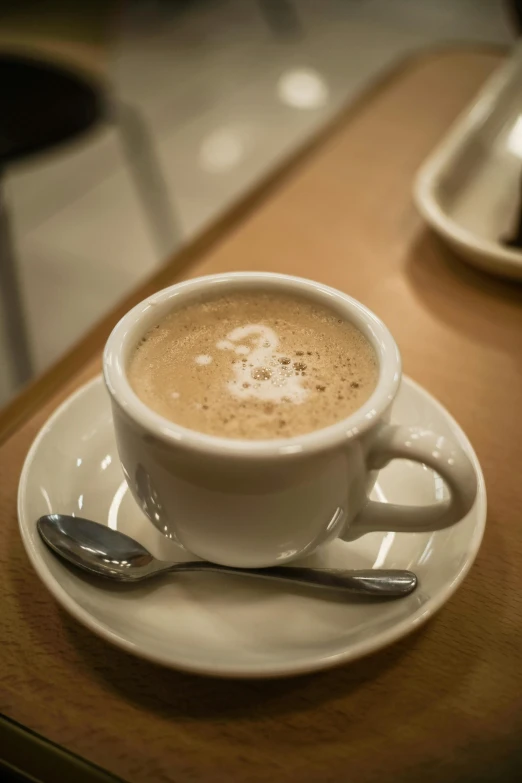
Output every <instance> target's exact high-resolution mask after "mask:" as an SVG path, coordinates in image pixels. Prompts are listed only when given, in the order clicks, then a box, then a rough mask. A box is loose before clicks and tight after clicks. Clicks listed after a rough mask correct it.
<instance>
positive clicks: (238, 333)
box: [216, 324, 309, 404]
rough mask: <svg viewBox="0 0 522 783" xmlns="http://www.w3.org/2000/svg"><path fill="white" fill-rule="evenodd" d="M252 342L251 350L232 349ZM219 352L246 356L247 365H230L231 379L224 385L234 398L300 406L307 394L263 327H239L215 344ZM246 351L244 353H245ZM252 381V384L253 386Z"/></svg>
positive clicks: (275, 339)
mask: <svg viewBox="0 0 522 783" xmlns="http://www.w3.org/2000/svg"><path fill="white" fill-rule="evenodd" d="M248 338H251V340H252V343H253V345H252V347H251V348H249V347H248V346H246V345H242V344H241V345H235V344H236V343H238V342H239V341H242V340H246V339H248ZM216 346H217V348H219V349H221V350H226V349H228V350H233V351H234V352H235V353H236V354H237V353H240V354H242V355H248V359H249V361H248V362H244V361H241V362H239V361H233V362H232V371H233V374H234V377H233V379H232V380H230V381H229V382H228V384H227V386H228V389H229V391H230V393H231V394H233V395H234V397H237V398H239V399H243V400H244V399H247V398H249V397H254V398H255V399H257V400H263V401H266V402H283V401H284V402H293V403H296V404H299V403H302V402H304V401H305V399H306V398H307V397H308V394H309V391H308V389H306V388H305V387H304V386H303V382H302V380H301V373H300V374H299V375H297V374H296V372H295V371H294V369H293V368H292V367H291V366H290V361H289V360H288V357H286V356H285V355H284V354H282V353H280V352H279V351H278V350H277V348H278V346H279V338H278V336H277V334H276V333H275V331H274V330H273V329H271V328H270V327H269V326H265V325H264V324H247V325H246V326H238V327H237V328H236V329H233V330H232V331H231V332H229V334H227V339H226V340H220V341H219V342H218V343H216ZM245 349H246V351H245ZM252 380H254V381H255V383H252Z"/></svg>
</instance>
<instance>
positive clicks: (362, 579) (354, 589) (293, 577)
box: [168, 561, 417, 597]
mask: <svg viewBox="0 0 522 783" xmlns="http://www.w3.org/2000/svg"><path fill="white" fill-rule="evenodd" d="M168 570H169V571H178V572H179V571H213V572H217V573H221V574H223V573H225V574H237V575H238V576H252V577H255V578H257V579H272V580H276V581H280V582H293V583H294V584H301V585H309V586H311V587H323V588H326V589H330V590H343V591H345V592H348V593H351V594H352V595H368V596H369V595H373V596H376V597H386V596H389V597H393V596H397V597H399V596H404V595H408V594H409V593H411V592H413V590H415V588H416V586H417V577H416V576H415V574H414V573H412V572H411V571H403V570H400V569H393V570H388V571H387V570H380V569H379V570H377V569H375V570H373V569H367V570H354V571H347V570H342V569H335V568H301V567H295V568H294V567H289V568H288V567H286V566H284V567H281V566H275V567H273V568H252V569H248V568H231V567H230V566H224V565H215V564H214V563H207V562H205V561H195V562H190V563H176V564H173V565H172V566H171V567H170V568H169V569H168Z"/></svg>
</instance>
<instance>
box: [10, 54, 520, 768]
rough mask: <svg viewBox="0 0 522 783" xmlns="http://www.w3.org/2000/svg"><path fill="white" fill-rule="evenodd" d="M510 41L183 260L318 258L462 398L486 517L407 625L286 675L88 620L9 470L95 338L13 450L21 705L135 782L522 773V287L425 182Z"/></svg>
mask: <svg viewBox="0 0 522 783" xmlns="http://www.w3.org/2000/svg"><path fill="white" fill-rule="evenodd" d="M499 61H500V57H499V55H498V54H495V53H492V52H485V51H480V52H479V51H473V50H462V51H455V50H453V51H447V52H439V53H436V54H431V55H425V56H423V57H421V58H416V59H414V60H412V61H411V63H410V64H409V66H408V67H407V68H402V69H401V70H400V71H398V72H397V75H396V77H395V78H394V79H393V80H391V81H388V82H387V83H386V84H385V85H383V87H382V88H381V89H379V90H374V92H373V94H372V96H371V98H369V99H367V100H364V101H362V102H360V103H359V105H358V107H357V110H356V111H354V112H351V113H349V114H348V115H346V117H345V118H344V121H343V122H338V123H337V124H336V125H335V126H334V129H333V131H332V132H330V133H329V134H328V136H327V137H325V138H324V139H323V142H322V143H321V144H319V145H315V146H314V149H313V151H311V152H310V153H309V154H308V155H307V156H306V158H304V159H301V160H300V161H299V164H298V165H295V166H293V167H291V168H290V169H289V170H288V171H287V172H286V174H285V177H284V178H283V179H282V180H281V181H279V182H278V186H277V188H275V189H272V190H271V191H270V192H269V193H267V194H266V197H265V198H264V200H262V202H261V203H258V204H257V205H256V208H255V209H252V210H250V212H248V213H246V214H245V215H244V219H243V220H242V221H241V222H240V223H238V224H235V225H234V226H233V227H232V228H231V230H230V231H229V232H228V234H227V235H226V236H224V237H223V238H222V239H221V240H219V241H217V242H214V243H213V244H212V245H211V246H210V247H207V248H206V250H205V252H204V253H202V254H201V255H200V257H198V258H196V259H193V261H194V263H192V265H191V266H190V269H189V274H190V275H199V274H205V273H210V272H217V271H225V270H232V269H260V270H274V271H279V272H288V273H292V274H299V275H304V276H308V277H313V278H316V279H318V280H321V281H323V282H325V283H328V284H330V285H333V286H336V287H338V288H340V289H342V290H344V291H346V292H348V293H350V294H351V295H353V296H355V297H357V298H358V299H360V300H362V301H363V302H364V303H366V304H367V305H368V306H369V307H370V308H371V309H373V310H374V311H375V312H376V313H377V314H378V315H380V316H381V317H382V318H383V319H384V320H385V321H386V323H387V324H388V325H389V326H390V328H391V330H392V331H393V333H394V334H395V336H396V338H397V341H398V343H399V345H400V347H401V350H402V353H403V357H404V364H405V371H406V372H407V373H408V374H410V375H411V376H413V377H414V378H415V379H416V380H417V381H419V382H420V383H422V384H424V385H425V386H426V387H427V388H428V389H429V390H430V391H431V392H432V393H433V394H435V395H436V396H438V397H439V398H440V400H441V401H442V402H443V403H444V404H445V405H447V406H448V408H449V409H450V411H451V412H452V413H453V414H454V415H455V417H456V418H457V419H458V420H459V422H460V423H461V424H462V426H463V427H464V429H465V431H466V432H467V433H468V435H469V437H470V439H471V441H472V443H473V445H474V446H475V448H476V450H477V453H478V456H479V459H480V460H481V462H482V465H483V468H484V472H485V477H486V484H487V488H488V494H489V515H488V525H487V530H486V535H485V539H484V543H483V546H482V549H481V551H480V554H479V557H478V560H477V562H476V565H475V566H474V568H473V569H472V571H471V573H470V574H469V576H468V578H467V580H466V581H465V583H464V585H463V586H462V588H461V589H460V590H459V591H458V593H457V594H456V595H455V596H454V597H453V598H452V600H451V601H450V602H449V603H448V604H447V605H446V607H444V609H442V610H441V612H440V613H439V614H438V615H437V617H436V618H435V619H434V620H432V621H431V622H430V623H429V624H428V625H427V626H425V627H424V628H423V629H422V630H421V631H419V632H418V633H416V634H415V635H414V636H412V637H410V638H408V639H406V640H404V641H403V642H401V643H399V644H396V645H394V646H393V647H391V648H389V649H387V650H384V651H382V652H381V653H379V654H377V655H375V656H373V657H370V658H367V659H365V660H362V661H360V662H358V663H355V664H353V665H351V666H346V667H344V668H340V669H336V670H332V671H329V672H325V673H322V674H318V675H314V676H307V677H301V678H298V679H291V680H286V681H252V682H234V681H219V680H212V679H203V678H197V677H192V676H188V675H185V674H181V673H177V672H173V671H168V670H163V669H160V668H158V667H156V666H153V665H151V664H148V663H145V662H143V661H140V660H138V659H134V658H132V657H130V656H128V655H127V654H125V653H123V652H121V651H119V650H116V649H113V648H112V647H110V646H109V645H107V644H106V643H105V642H103V641H101V640H99V639H98V638H96V637H94V636H92V635H91V634H90V633H88V632H87V631H86V630H85V629H83V628H82V627H80V626H79V625H78V624H77V623H76V622H74V621H73V620H72V619H70V618H69V617H68V616H67V615H66V614H65V613H64V612H63V611H62V610H61V609H60V608H59V607H58V605H57V604H56V603H55V602H54V600H53V599H52V598H51V597H50V596H49V595H48V594H47V592H46V591H45V590H44V588H43V587H42V585H41V584H40V583H39V581H38V579H37V577H36V576H35V574H34V573H33V572H32V570H31V568H30V566H29V564H28V561H27V559H26V557H25V554H24V551H23V549H22V545H21V542H20V539H19V535H18V530H17V523H16V490H17V481H18V476H19V473H20V469H21V466H22V463H23V459H24V457H25V455H26V453H27V449H28V447H29V445H30V443H31V441H32V439H33V438H34V435H35V434H36V432H37V430H38V429H39V427H40V426H41V425H42V424H43V422H44V420H45V419H46V417H47V416H48V415H49V413H50V412H51V411H52V410H53V409H54V408H55V407H56V405H57V403H58V402H59V401H60V400H62V399H63V398H64V396H66V395H67V394H68V393H69V392H70V391H71V390H72V389H73V388H74V387H76V386H77V385H78V384H79V383H80V382H82V381H83V380H85V379H86V378H87V377H89V376H90V375H92V374H93V373H94V372H96V371H98V369H99V356H97V357H96V358H95V359H93V360H91V361H90V362H89V363H88V365H87V366H85V367H83V368H82V370H81V372H79V373H76V374H75V375H74V377H73V378H71V379H70V380H68V381H67V382H66V383H62V384H61V386H60V388H59V390H58V391H57V392H54V393H53V395H52V397H51V399H50V400H48V401H47V402H46V404H45V405H44V406H40V408H39V410H38V412H37V413H36V414H34V415H32V417H31V418H30V419H29V420H28V421H27V422H26V423H25V424H24V425H23V426H22V427H20V428H18V429H17V430H16V432H15V433H14V434H13V435H12V436H11V437H10V438H9V439H8V440H7V441H6V442H5V443H4V445H3V446H2V448H1V449H0V512H1V519H2V525H1V527H0V587H1V594H2V605H1V611H0V628H1V631H0V637H1V639H2V644H1V645H0V709H2V710H3V712H4V713H5V714H6V715H7V716H9V717H11V718H13V719H14V720H17V721H19V722H21V723H23V724H25V725H27V726H29V727H30V728H31V729H33V730H35V731H37V732H39V733H41V734H42V735H43V736H44V737H47V738H49V739H51V740H53V741H55V742H58V743H60V744H61V745H63V746H64V747H66V748H68V749H70V750H72V751H74V752H76V753H78V754H80V755H81V756H84V757H85V758H87V759H89V760H91V761H93V762H95V763H96V764H99V765H101V766H102V767H104V768H106V769H108V770H110V771H112V772H113V773H115V774H117V775H120V776H121V777H123V778H125V779H126V780H128V781H131V782H132V783H145V782H147V783H163V782H165V783H167V782H168V783H189V782H190V783H210V782H212V783H213V782H214V781H220V783H258V782H259V781H266V780H273V781H282V782H283V783H344V781H357V783H374V781H375V782H376V781H379V783H382V781H383V780H387V781H388V780H389V781H393V782H394V783H410V782H411V783H418V781H420V780H422V781H424V782H425V783H431V782H433V783H435V782H436V783H439V781H445V782H446V783H447V782H448V781H465V783H471V781H473V783H477V782H485V781H499V780H502V781H514V780H518V779H521V776H522V745H521V742H520V737H521V736H522V519H521V507H522V502H521V500H522V494H521V481H520V476H519V474H520V466H521V465H522V417H521V414H520V410H519V408H520V402H521V400H522V394H521V392H522V307H521V294H522V288H521V287H520V286H519V285H516V284H511V283H507V282H503V281H500V280H496V279H494V278H491V277H487V276H486V275H483V274H480V273H478V272H475V271H473V270H472V269H470V268H468V267H466V266H464V265H463V264H462V263H460V262H459V261H458V260H457V259H456V258H454V257H453V256H452V255H451V253H450V252H449V251H448V250H446V249H445V248H444V247H443V246H442V245H441V244H440V243H439V242H438V241H437V240H436V238H435V237H434V236H433V235H432V234H431V233H430V232H429V231H427V229H426V228H425V226H424V225H423V223H422V221H421V220H420V218H419V217H418V215H417V214H416V212H415V209H414V207H413V205H412V200H411V184H412V178H413V176H414V174H415V171H416V169H417V168H418V166H419V165H420V163H421V162H422V160H423V159H424V158H425V157H426V155H427V154H428V153H429V152H430V150H431V149H432V147H433V145H434V144H435V143H436V142H437V141H438V140H439V138H440V137H441V136H442V135H443V134H444V132H445V131H446V129H447V128H448V126H449V125H450V123H451V122H452V120H453V119H454V118H455V116H456V115H457V114H458V113H459V112H460V111H461V109H462V108H463V107H464V106H465V104H466V103H467V102H468V101H469V100H470V99H471V97H472V96H473V95H474V93H475V92H476V91H477V89H478V88H479V87H480V85H481V84H482V82H483V81H484V79H485V78H486V77H487V76H488V75H489V74H490V73H491V71H492V70H493V69H494V67H495V66H497V65H498V63H499ZM175 269H177V267H175V268H174V270H173V271H172V280H173V279H175V278H176V276H177V275H179V272H177V271H175ZM165 277H166V273H163V277H162V278H161V282H162V284H163V285H164V284H166V282H168V280H166V279H165ZM149 289H150V285H149ZM100 341H101V335H100ZM100 347H101V344H100V346H98V349H99V348H100Z"/></svg>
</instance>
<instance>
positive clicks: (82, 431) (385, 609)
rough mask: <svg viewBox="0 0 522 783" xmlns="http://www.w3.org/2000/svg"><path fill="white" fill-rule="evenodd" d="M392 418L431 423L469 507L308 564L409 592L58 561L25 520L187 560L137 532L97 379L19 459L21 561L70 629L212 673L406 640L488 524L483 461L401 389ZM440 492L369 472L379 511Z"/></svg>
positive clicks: (321, 664) (301, 663) (407, 478)
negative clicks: (110, 572) (136, 574)
mask: <svg viewBox="0 0 522 783" xmlns="http://www.w3.org/2000/svg"><path fill="white" fill-rule="evenodd" d="M393 419H394V421H396V422H408V423H409V424H417V425H422V426H424V427H429V428H431V429H434V430H436V431H437V432H440V433H441V434H443V435H451V436H452V437H453V438H455V439H456V440H457V441H458V442H459V443H460V445H461V446H462V447H463V448H464V449H465V450H466V451H467V453H468V455H469V456H470V458H471V460H472V461H473V464H474V466H475V469H476V471H477V475H478V479H479V492H478V498H477V501H476V503H475V506H474V508H473V509H472V510H471V512H470V513H469V514H468V516H467V517H466V518H465V519H464V520H462V522H460V523H459V524H458V525H456V526H454V527H453V528H451V529H449V530H444V531H441V532H438V533H432V534H412V533H410V534H404V533H402V534H394V533H372V534H371V535H367V536H365V537H364V538H362V539H359V540H358V541H356V542H355V543H350V544H346V543H343V542H335V543H333V544H331V545H329V546H328V547H326V548H324V549H323V550H322V551H321V552H320V553H319V554H315V555H314V556H312V557H310V558H308V559H307V561H306V562H307V563H308V564H310V565H322V566H335V567H338V568H357V567H363V568H369V567H372V566H373V567H376V568H377V567H384V568H409V569H412V570H413V571H415V572H416V573H417V575H418V577H419V579H420V585H419V587H418V589H417V591H416V592H415V593H414V594H413V595H412V596H409V597H408V598H404V599H401V600H398V601H391V602H382V603H357V602H355V601H353V600H350V599H346V598H344V599H343V598H340V597H339V596H337V595H336V594H334V593H331V594H326V593H323V592H320V593H317V592H315V591H312V590H311V591H307V590H300V589H289V588H286V587H284V586H281V585H279V584H275V585H272V584H268V583H266V582H264V581H261V580H260V581H259V582H258V581H256V580H253V579H249V578H247V577H241V578H240V577H231V576H221V575H218V574H198V573H194V574H183V575H180V576H178V577H176V578H165V579H163V580H160V581H151V582H147V583H144V584H142V585H136V586H130V587H126V586H120V585H116V586H114V587H113V586H107V587H103V586H101V583H100V582H99V581H98V582H95V581H93V580H91V579H89V578H88V577H87V576H83V575H82V574H80V573H79V572H77V571H74V570H72V569H70V568H68V567H66V566H64V565H62V563H61V562H59V561H58V560H57V559H56V558H55V557H54V556H53V555H52V554H51V553H50V552H49V551H48V550H47V549H46V548H45V546H44V545H43V543H42V542H41V541H40V539H39V536H38V534H37V531H36V525H35V522H36V519H37V518H38V517H39V516H41V515H42V514H47V513H50V512H62V513H65V514H77V515H78V516H85V517H89V518H91V519H95V520H97V521H98V522H102V523H104V524H108V525H110V526H111V527H114V528H118V529H119V530H122V531H124V532H125V533H127V534H129V535H131V536H133V537H135V538H137V539H139V540H140V541H141V542H142V543H143V544H144V545H145V546H146V547H148V548H149V549H150V550H151V552H153V553H154V554H155V555H157V556H158V557H161V558H164V559H165V560H176V559H179V560H183V559H190V558H188V557H187V554H186V553H185V552H183V551H182V550H180V549H179V548H178V547H177V546H176V545H175V544H174V543H173V542H172V541H170V540H168V539H166V538H165V537H163V536H162V535H161V533H159V532H158V531H157V530H156V528H154V527H153V526H152V524H150V522H148V520H147V519H146V518H145V517H144V516H143V514H142V512H141V511H140V510H139V509H138V507H137V506H136V504H135V503H134V501H133V499H132V498H131V496H130V493H129V492H128V490H127V487H126V484H125V482H124V480H123V475H122V471H121V468H120V463H119V461H118V455H117V451H116V444H115V441H114V437H113V433H112V422H111V412H110V406H109V399H108V397H107V394H106V392H105V389H104V387H103V383H102V380H101V378H99V377H98V378H95V379H94V380H93V381H91V382H90V383H88V384H87V385H86V386H84V387H82V388H81V389H79V390H78V391H77V392H76V393H75V394H74V395H73V396H72V397H70V398H69V399H68V400H66V402H64V403H63V405H62V406H61V407H60V408H58V410H57V411H56V412H55V413H54V415H53V416H52V417H51V418H50V419H49V421H48V422H47V424H45V426H44V427H43V429H42V430H41V432H40V433H39V435H38V436H37V438H36V440H35V442H34V443H33V446H32V448H31V450H30V451H29V454H28V455H27V458H26V461H25V465H24V469H23V471H22V476H21V479H20V487H19V494H18V515H19V520H20V531H21V534H22V539H23V542H24V545H25V548H26V550H27V554H28V556H29V558H30V560H31V562H32V564H33V566H34V568H35V570H36V571H37V573H38V574H39V576H40V578H41V579H42V581H43V582H44V584H45V585H46V587H47V588H48V589H49V590H50V591H51V593H52V594H53V595H54V597H55V598H56V599H57V600H58V601H59V603H60V604H61V605H62V606H63V607H64V608H65V609H67V611H68V612H70V613H71V614H72V615H73V616H74V617H75V618H76V619H77V620H79V621H80V622H81V623H83V624H84V625H85V626H87V628H90V629H91V630H92V631H94V632H95V633H97V634H99V635H100V636H102V637H103V638H104V639H107V641H110V642H112V643H113V644H116V645H118V646H119V647H122V648H124V649H125V650H127V651H128V652H131V653H134V654H135V655H139V656H142V657H144V658H148V659H150V660H152V661H155V662H157V663H161V664H164V665H166V666H171V667H175V668H180V669H185V670H188V671H193V672H199V673H201V674H212V675H219V676H229V677H252V676H253V677H256V676H260V677H270V676H282V675H291V674H299V673H302V672H308V671H313V670H316V669H322V668H326V667H329V666H333V665H336V664H340V663H344V662H347V661H351V660H354V659H356V658H359V657H360V656H362V655H365V654H367V653H370V652H373V651H375V650H378V649H379V648H381V647H384V646H385V645H387V644H389V643H390V642H393V641H394V640H396V639H399V638H400V637H401V636H404V635H405V634H407V633H409V632H410V631H412V630H413V629H414V628H416V627H418V626H419V625H420V624H421V623H423V622H425V621H426V620H427V619H428V618H429V617H430V616H431V615H432V614H433V613H434V612H435V611H436V610H437V609H439V608H440V607H441V606H442V604H443V603H444V602H445V601H447V600H448V598H449V597H450V596H451V595H452V594H453V593H454V591H455V590H456V589H457V587H458V586H459V584H460V583H461V581H462V580H463V579H464V577H465V575H466V573H467V571H468V570H469V568H470V566H471V564H472V563H473V561H474V559H475V556H476V554H477V551H478V548H479V546H480V542H481V539H482V534H483V532H484V526H485V521H486V493H485V488H484V479H483V476H482V471H481V469H480V465H479V463H478V460H477V457H476V456H475V453H474V451H473V449H472V448H471V445H470V444H469V442H468V440H467V438H466V436H465V435H464V433H463V432H462V430H461V429H460V428H459V426H458V425H457V423H456V422H455V421H454V420H453V419H452V418H451V417H450V416H449V414H448V413H447V411H446V410H445V409H444V408H442V407H441V405H439V403H438V402H436V401H435V400H434V399H433V397H431V396H430V395H429V394H428V393H427V392H426V391H424V390H423V389H421V388H420V387H419V386H417V385H416V384H415V383H413V382H412V381H411V380H408V379H405V380H404V381H403V384H402V388H401V391H400V393H399V396H398V399H397V402H396V404H395V408H394V416H393ZM441 491H442V486H441V480H440V479H439V478H438V477H437V476H436V475H435V474H434V473H433V472H432V471H431V470H428V469H427V468H423V467H422V466H419V465H414V464H413V463H409V462H402V461H396V462H394V463H392V464H390V465H389V466H388V467H387V468H386V469H385V470H383V471H382V472H381V473H380V476H379V483H378V486H377V487H376V492H375V494H376V497H378V498H379V499H381V500H386V501H389V502H401V503H408V502H411V503H423V502H426V503H427V502H433V499H434V498H438V497H440V493H441ZM303 562H304V561H303Z"/></svg>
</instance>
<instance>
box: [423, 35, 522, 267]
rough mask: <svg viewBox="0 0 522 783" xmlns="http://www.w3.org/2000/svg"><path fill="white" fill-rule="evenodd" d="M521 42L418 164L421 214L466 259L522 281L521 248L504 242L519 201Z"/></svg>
mask: <svg viewBox="0 0 522 783" xmlns="http://www.w3.org/2000/svg"><path fill="white" fill-rule="evenodd" d="M521 94H522V46H520V45H519V46H518V47H517V48H516V49H515V52H514V54H513V55H512V57H510V58H509V59H508V60H507V61H506V62H505V63H504V64H503V65H502V66H500V68H498V69H497V70H496V71H495V72H494V73H493V75H492V76H491V77H490V79H488V81H487V82H486V84H485V85H484V87H483V88H482V89H481V90H480V92H479V94H478V96H477V97H476V98H475V100H474V101H473V103H472V104H471V105H470V106H468V107H467V108H466V110H465V111H464V113H463V114H462V115H461V116H460V117H459V118H458V119H457V121H456V122H455V124H454V125H453V126H452V127H451V129H450V131H449V132H448V134H447V135H446V136H445V137H444V138H443V139H442V141H441V142H440V144H439V145H438V146H437V148H436V149H435V150H434V151H433V152H432V153H431V154H430V156H429V157H428V159H427V160H426V161H425V162H424V163H423V165H422V167H421V168H420V170H419V172H418V174H417V177H416V180H415V186H414V196H415V201H416V204H417V207H418V209H419V211H420V213H421V215H422V216H423V217H424V218H425V220H426V221H427V222H428V223H429V225H430V226H431V227H432V228H433V229H434V230H435V231H437V232H438V233H439V234H440V236H441V237H442V238H443V239H444V240H445V241H446V242H448V244H450V245H451V246H452V247H453V249H454V250H455V251H456V252H457V253H458V254H459V255H461V256H462V257H463V258H464V259H465V260H467V261H469V262H470V263H472V264H474V265H475V266H478V267H480V268H481V269H485V270H486V271H488V272H493V273H494V274H497V275H505V276H507V277H513V278H522V250H514V249H511V248H509V247H506V246H505V245H504V244H502V242H501V238H505V237H507V236H508V235H511V234H512V233H513V232H514V229H515V224H516V222H517V216H518V214H520V209H521V207H522V204H521V195H522V194H521V175H522V101H521V97H520V96H521Z"/></svg>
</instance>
